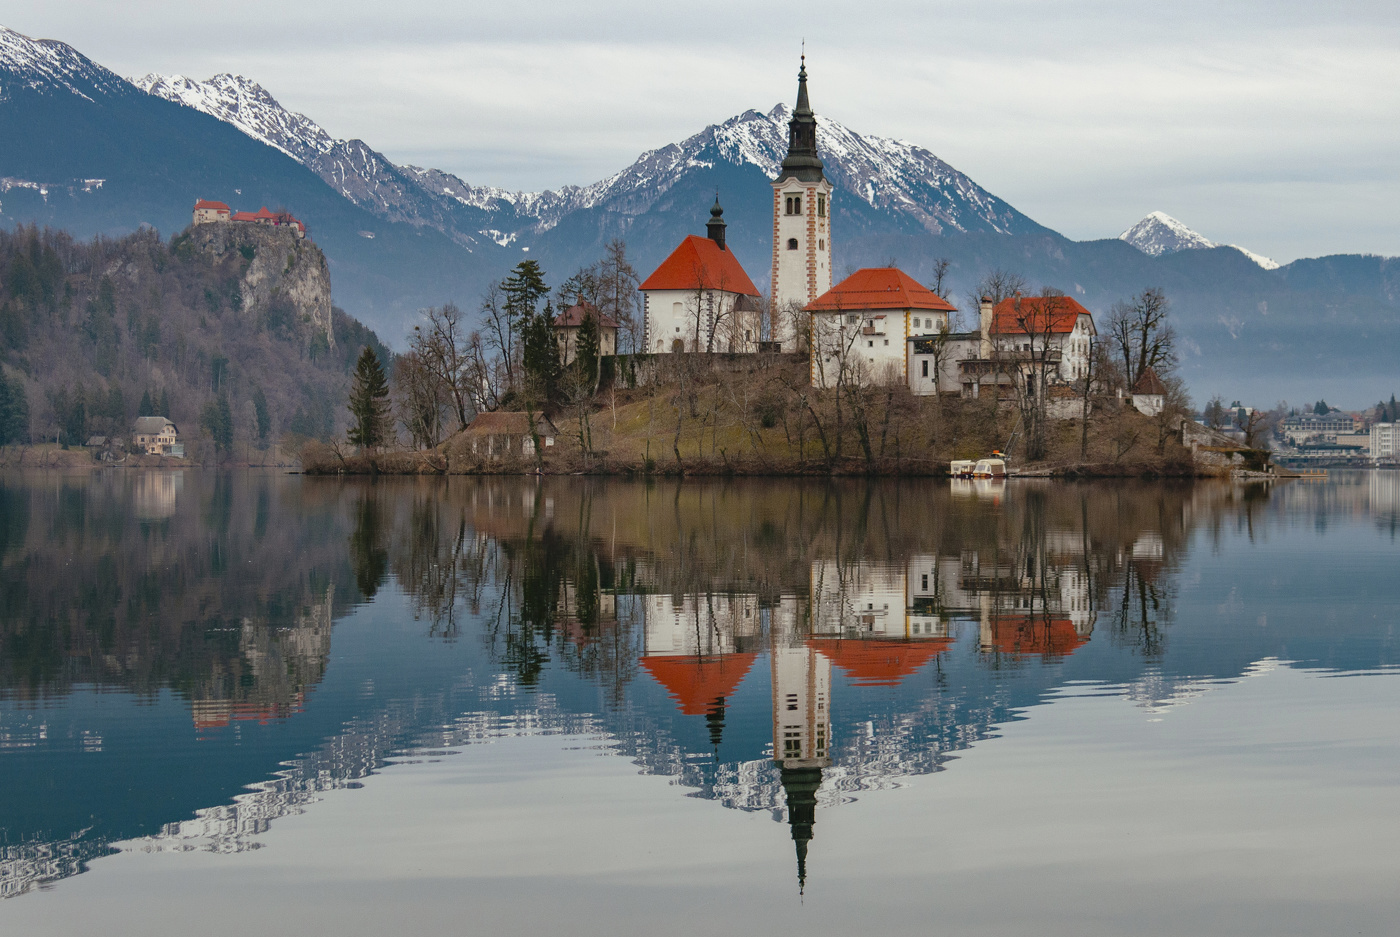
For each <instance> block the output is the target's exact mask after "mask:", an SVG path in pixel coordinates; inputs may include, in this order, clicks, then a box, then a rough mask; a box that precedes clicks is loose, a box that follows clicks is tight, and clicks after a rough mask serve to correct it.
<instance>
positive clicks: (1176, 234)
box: [1118, 211, 1278, 270]
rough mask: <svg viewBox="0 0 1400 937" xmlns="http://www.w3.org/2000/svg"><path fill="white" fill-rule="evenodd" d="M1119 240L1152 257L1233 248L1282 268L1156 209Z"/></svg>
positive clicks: (1268, 265) (1272, 267)
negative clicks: (1222, 242)
mask: <svg viewBox="0 0 1400 937" xmlns="http://www.w3.org/2000/svg"><path fill="white" fill-rule="evenodd" d="M1118 239H1119V240H1120V241H1126V242H1128V243H1129V244H1131V245H1132V246H1133V247H1136V248H1137V249H1138V250H1140V251H1142V252H1143V253H1144V254H1146V255H1147V256H1149V257H1161V256H1162V255H1163V254H1175V253H1176V252H1177V251H1188V250H1209V249H1211V248H1215V247H1232V248H1234V249H1235V250H1237V251H1239V252H1240V253H1241V254H1244V255H1245V256H1246V257H1248V258H1249V259H1250V260H1252V261H1254V262H1255V263H1256V264H1258V265H1259V266H1261V267H1263V268H1264V269H1265V270H1277V269H1278V264H1276V263H1275V262H1274V261H1272V260H1270V259H1269V258H1268V257H1265V256H1264V255H1263V254H1256V253H1254V252H1253V251H1250V250H1246V249H1245V248H1243V247H1240V246H1239V245H1238V244H1217V243H1216V242H1215V241H1212V240H1210V239H1209V238H1207V237H1206V236H1205V235H1203V234H1200V233H1198V232H1196V231H1192V230H1191V229H1190V228H1188V227H1187V226H1186V225H1184V224H1182V223H1181V222H1180V221H1177V220H1176V219H1175V218H1173V217H1172V216H1171V215H1168V214H1167V213H1166V212H1160V211H1154V212H1152V213H1151V214H1150V215H1148V216H1147V217H1146V218H1144V219H1142V220H1141V221H1139V222H1138V223H1137V224H1135V225H1133V226H1132V227H1131V228H1129V229H1128V230H1126V231H1124V232H1123V233H1122V234H1120V235H1118Z"/></svg>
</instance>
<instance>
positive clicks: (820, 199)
mask: <svg viewBox="0 0 1400 937" xmlns="http://www.w3.org/2000/svg"><path fill="white" fill-rule="evenodd" d="M817 217H818V218H825V217H826V196H825V195H818V196H817Z"/></svg>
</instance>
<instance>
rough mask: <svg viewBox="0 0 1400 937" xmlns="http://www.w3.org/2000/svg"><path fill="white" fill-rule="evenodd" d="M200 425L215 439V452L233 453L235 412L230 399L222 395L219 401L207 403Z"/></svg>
mask: <svg viewBox="0 0 1400 937" xmlns="http://www.w3.org/2000/svg"><path fill="white" fill-rule="evenodd" d="M199 425H200V426H201V427H203V428H204V429H206V430H208V431H209V435H210V436H212V437H213V438H214V449H215V451H217V452H219V453H220V454H227V453H229V452H231V451H233V410H232V408H231V407H229V404H228V397H226V396H224V395H223V394H220V395H219V397H218V399H217V400H211V401H209V402H208V403H206V404H205V405H204V409H203V410H201V411H200V414H199Z"/></svg>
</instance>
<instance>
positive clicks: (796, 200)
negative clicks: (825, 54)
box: [772, 57, 832, 351]
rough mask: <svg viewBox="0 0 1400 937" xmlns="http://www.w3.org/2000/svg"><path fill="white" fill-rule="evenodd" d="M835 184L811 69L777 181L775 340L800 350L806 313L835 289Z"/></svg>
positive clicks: (800, 80)
mask: <svg viewBox="0 0 1400 937" xmlns="http://www.w3.org/2000/svg"><path fill="white" fill-rule="evenodd" d="M831 213H832V205H831V183H830V182H829V181H828V180H827V178H826V174H825V173H824V172H823V167H822V161H821V157H820V156H819V155H818V154H817V118H816V115H815V114H813V113H812V106H811V104H810V103H808V101H807V64H806V58H805V57H804V58H803V62H802V67H801V68H800V69H799V70H798V73H797V107H796V108H794V109H793V112H792V119H791V120H790V121H789V122H788V152H787V156H786V157H784V159H783V165H782V169H781V170H780V171H779V172H778V178H776V179H774V180H773V310H772V339H773V341H775V342H778V343H780V344H781V346H782V347H783V349H784V350H787V351H800V350H801V349H800V348H798V347H796V345H797V325H798V323H799V322H800V321H801V310H803V309H804V308H805V307H806V306H807V305H808V304H809V303H811V302H813V301H815V300H816V298H817V297H818V296H821V295H822V294H823V293H825V292H826V291H827V290H829V289H831Z"/></svg>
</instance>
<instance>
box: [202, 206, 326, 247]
mask: <svg viewBox="0 0 1400 937" xmlns="http://www.w3.org/2000/svg"><path fill="white" fill-rule="evenodd" d="M220 222H242V223H245V224H260V225H267V226H268V227H272V228H279V227H289V228H292V229H294V230H295V231H296V236H297V237H299V238H304V237H306V225H304V224H302V222H301V221H299V220H298V219H297V218H296V217H295V216H294V215H292V213H291V212H287V211H277V212H272V211H268V210H267V206H266V205H264V206H263V207H262V208H260V209H258V210H257V211H233V210H231V209H230V208H229V207H228V205H226V204H224V203H223V202H211V201H208V200H207V199H200V200H199V201H197V202H195V203H194V221H193V223H194V224H197V225H199V224H217V223H220Z"/></svg>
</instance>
